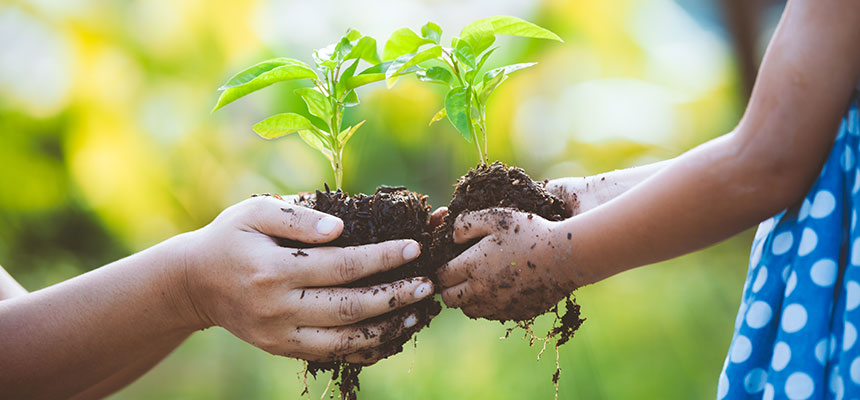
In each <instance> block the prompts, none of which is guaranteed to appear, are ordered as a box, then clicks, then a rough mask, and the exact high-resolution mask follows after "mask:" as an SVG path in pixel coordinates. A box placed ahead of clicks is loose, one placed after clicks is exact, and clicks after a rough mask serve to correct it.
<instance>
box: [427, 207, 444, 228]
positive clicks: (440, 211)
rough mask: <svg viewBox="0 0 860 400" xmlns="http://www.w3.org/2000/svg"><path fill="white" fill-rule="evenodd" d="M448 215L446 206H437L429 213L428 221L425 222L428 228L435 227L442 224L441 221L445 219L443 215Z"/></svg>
mask: <svg viewBox="0 0 860 400" xmlns="http://www.w3.org/2000/svg"><path fill="white" fill-rule="evenodd" d="M447 215H448V207H439V208H437V209H436V211H433V214H430V222H429V223H428V224H427V226H429V227H430V228H436V227H437V226H439V225H442V221H443V220H445V217H446V216H447Z"/></svg>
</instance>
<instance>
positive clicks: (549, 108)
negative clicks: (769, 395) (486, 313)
mask: <svg viewBox="0 0 860 400" xmlns="http://www.w3.org/2000/svg"><path fill="white" fill-rule="evenodd" d="M753 3H754V2H750V3H749V4H753ZM758 3H762V1H759V2H758ZM738 4H739V2H738V1H728V2H726V3H721V2H715V1H705V0H702V1H694V0H689V1H681V0H678V1H671V0H612V1H577V0H542V1H521V0H402V1H382V0H372V1H361V2H359V1H339V0H320V1H314V2H310V1H301V0H256V1H244V2H229V1H218V0H214V1H213V0H210V1H204V0H140V1H131V0H117V1H97V0H64V1H54V0H31V1H14V0H13V1H11V2H9V1H8V0H7V1H4V2H2V3H0V38H2V39H0V264H2V265H3V266H4V267H5V268H6V269H7V270H9V271H10V273H12V275H13V276H15V277H16V278H17V279H18V280H19V281H20V282H21V283H22V284H23V285H24V286H25V287H26V288H27V289H29V290H31V291H32V290H37V289H40V288H43V287H45V286H48V285H51V284H54V283H57V282H60V281H62V280H65V279H68V278H70V277H72V276H75V275H78V274H80V273H82V272H85V271H87V270H89V269H92V268H96V267H98V266H100V265H103V264H106V263H108V262H110V261H112V260H115V259H117V258H120V257H123V256H125V255H128V254H130V253H132V252H135V251H138V250H141V249H143V248H145V247H147V246H150V245H153V244H155V243H157V242H159V241H161V240H164V239H166V238H168V237H170V236H171V235H174V234H177V233H180V232H183V231H187V230H192V229H196V228H198V227H201V226H203V225H205V224H206V223H208V222H209V221H210V220H211V219H212V218H214V216H215V215H217V213H218V212H219V211H220V210H222V209H223V208H225V207H227V206H228V205H230V204H233V203H235V202H237V201H240V200H242V199H244V198H246V197H248V196H249V195H250V194H251V193H259V192H279V193H294V192H299V191H312V190H314V189H315V188H320V187H322V184H323V182H329V184H331V182H332V178H331V172H330V170H329V167H328V163H327V161H326V160H325V159H324V158H322V157H321V156H320V155H318V154H316V153H314V152H313V150H311V149H309V148H307V147H306V146H305V145H304V144H303V143H301V141H300V139H299V138H298V137H294V136H295V135H293V136H292V137H287V138H284V139H280V140H277V141H275V142H267V141H264V140H262V139H260V138H258V137H257V136H256V135H254V134H253V132H252V131H251V129H250V126H251V125H252V124H253V123H255V122H257V121H259V120H260V119H262V118H263V117H265V116H267V115H270V114H272V113H276V112H283V111H292V112H300V113H306V112H307V110H306V109H305V108H304V107H303V106H302V105H301V103H299V102H298V101H297V98H294V96H292V95H291V92H292V89H294V88H295V87H296V86H295V85H293V86H291V85H289V84H281V85H279V86H277V85H276V86H273V87H271V88H269V89H266V90H264V91H262V92H259V93H256V94H254V95H252V96H249V97H248V98H246V99H242V100H240V101H237V102H236V103H234V104H232V105H230V106H229V107H227V108H225V109H224V110H222V111H219V112H218V113H216V114H210V112H209V111H210V110H211V108H212V106H213V104H214V102H215V99H216V97H217V93H216V91H215V89H216V88H217V87H218V86H219V85H220V84H221V83H223V82H224V81H225V80H226V79H227V78H228V77H229V76H230V75H232V74H233V73H235V72H236V71H238V70H239V69H241V68H243V67H245V66H247V65H250V64H252V63H255V62H257V61H259V60H262V59H265V58H269V57H274V56H289V57H295V58H300V59H302V60H304V61H306V62H309V63H310V62H312V60H311V57H310V52H311V50H312V49H314V48H319V47H323V46H325V45H327V44H328V43H330V42H332V41H334V40H336V39H337V38H339V37H340V35H341V34H342V33H343V32H344V31H345V30H346V28H347V27H353V28H356V29H358V30H360V31H361V32H362V33H365V34H370V35H373V36H375V37H377V39H378V40H379V41H380V46H381V44H382V43H383V42H384V40H385V38H387V35H388V34H389V33H390V32H392V31H393V30H395V29H396V28H399V27H402V26H409V27H412V28H414V29H417V28H419V27H420V26H421V25H422V24H423V23H424V22H426V21H427V20H433V21H435V22H437V23H439V24H440V25H441V26H442V27H443V28H444V29H445V30H446V33H454V32H458V31H459V29H460V28H462V27H463V26H464V25H465V24H466V23H468V22H469V21H471V20H473V19H476V18H479V17H484V16H490V15H516V16H519V17H522V18H525V19H528V20H531V21H535V22H537V23H539V24H541V25H543V26H546V27H548V28H549V29H551V30H553V31H555V32H556V33H558V34H559V35H560V36H561V37H562V38H564V40H565V43H556V42H543V41H533V40H525V39H507V38H506V39H503V40H502V41H501V42H502V44H503V45H504V46H505V47H503V48H502V50H501V51H498V52H496V54H495V55H494V58H491V60H490V63H489V64H493V65H503V63H509V62H524V61H538V62H539V63H540V64H539V65H538V66H536V67H533V68H530V69H527V70H524V71H521V72H517V73H516V74H514V76H512V77H511V79H510V80H509V81H507V82H506V83H505V84H504V85H502V86H501V88H500V90H499V91H497V94H496V95H495V98H494V99H492V100H491V101H490V104H489V110H488V119H489V121H490V123H489V125H490V126H489V128H490V131H491V132H490V155H491V157H493V158H495V159H500V160H503V161H505V162H507V163H512V164H517V165H519V166H521V167H523V168H525V169H526V170H527V171H528V172H529V173H530V174H531V175H532V176H533V177H534V178H536V179H540V178H544V177H546V178H554V177H561V176H581V175H587V174H594V173H599V172H603V171H606V170H611V169H615V168H624V167H630V166H634V165H638V164H642V163H647V162H651V161H655V160H659V159H664V158H667V157H672V156H675V155H677V154H679V153H681V152H683V151H685V150H686V149H689V148H691V147H693V146H695V145H696V144H698V143H701V142H703V141H705V140H707V139H709V138H713V137H715V136H718V135H720V134H723V133H725V132H727V131H729V130H731V129H732V127H733V126H734V124H735V123H736V122H737V120H738V118H739V116H740V113H741V111H742V106H743V104H744V102H745V96H746V93H747V92H748V88H749V85H748V82H749V79H750V77H749V70H750V65H753V66H754V59H755V57H753V58H752V60H753V61H751V58H750V55H753V56H757V55H758V54H760V53H761V48H762V45H763V43H765V40H766V38H767V36H768V35H767V33H768V31H769V29H771V28H772V26H773V21H774V16H776V15H778V14H777V13H778V5H777V6H776V7H775V8H774V7H764V6H762V7H759V8H758V9H755V10H748V9H744V8H743V7H740V8H738V7H739V6H738ZM750 16H752V17H754V18H752V19H753V20H755V21H758V22H759V23H758V24H757V25H756V24H745V23H744V22H743V21H744V18H746V19H747V20H749V19H751V18H749V17H750ZM738 18H740V20H739V19H738ZM738 21H741V22H738ZM751 27H752V28H751ZM738 32H740V35H739V34H738ZM446 37H450V36H448V35H446ZM443 40H447V39H443ZM384 86H385V85H384V84H376V85H372V86H370V87H368V88H363V89H362V90H361V91H360V92H359V95H360V96H361V98H362V104H361V106H359V107H357V108H355V109H351V110H350V111H349V112H348V114H347V116H346V123H354V122H357V121H360V120H362V119H366V120H367V123H366V124H365V125H364V127H362V128H361V129H360V130H359V131H358V133H357V134H356V135H355V137H354V138H353V139H352V141H350V143H349V145H348V147H347V150H346V152H347V153H346V159H345V166H346V168H345V189H347V190H348V191H350V192H370V191H373V190H374V188H375V187H376V186H377V185H380V184H387V185H406V186H408V187H409V188H410V189H412V190H415V191H419V192H423V193H426V194H428V195H430V199H431V202H432V203H433V204H434V206H439V205H444V204H445V203H447V201H448V200H449V199H450V195H451V191H452V185H453V184H454V182H455V180H456V179H457V177H459V176H460V175H462V174H463V173H465V171H466V170H467V169H468V168H469V167H471V166H473V165H474V164H475V163H476V161H477V157H476V156H475V155H474V154H473V149H472V147H471V146H470V145H469V144H468V143H466V142H465V141H463V140H462V139H461V138H460V135H459V134H457V133H456V132H455V131H454V129H453V128H452V127H450V126H449V124H447V123H439V124H435V125H433V126H432V127H428V125H427V122H428V120H429V119H430V118H431V116H432V115H433V114H434V113H435V112H436V111H437V110H438V109H439V108H440V104H441V101H442V98H441V95H442V93H441V92H440V91H437V90H435V89H436V88H434V87H431V86H429V85H426V84H423V83H420V84H419V82H417V81H416V80H415V79H414V78H409V79H402V80H401V81H400V82H399V83H398V84H397V85H396V86H395V87H394V88H393V89H391V90H385V88H384ZM750 241H751V237H750V235H749V233H746V234H743V235H740V236H738V237H736V238H734V239H731V240H729V241H726V242H724V243H721V244H719V245H717V246H714V247H712V248H709V249H706V250H703V251H701V252H698V253H695V254H692V255H689V256H686V257H682V258H679V259H676V260H673V261H669V262H665V263H661V264H659V265H656V266H651V267H648V268H642V269H639V270H635V271H632V272H629V273H626V274H623V275H622V276H617V277H614V278H611V279H609V280H607V281H605V282H601V283H599V284H596V285H593V286H590V287H586V288H583V289H581V290H579V291H578V300H579V302H580V304H581V305H582V309H583V312H584V315H585V316H586V317H587V318H588V321H587V322H586V323H585V325H584V327H583V328H582V329H581V330H580V331H579V332H578V334H577V335H576V337H575V339H574V340H573V341H571V342H570V343H569V344H568V345H566V346H565V347H564V348H562V350H561V366H562V375H561V381H560V398H565V399H641V398H660V399H694V398H695V399H698V398H710V397H712V396H713V394H714V392H715V389H716V384H717V376H718V374H719V371H720V368H721V366H722V361H723V358H724V355H725V353H726V350H727V348H728V346H729V341H730V338H731V333H732V326H733V321H734V315H735V313H736V310H737V306H738V304H739V298H740V291H741V287H742V285H743V280H744V276H745V270H746V262H747V252H748V246H749V243H750ZM548 322H549V321H547V320H542V321H540V323H539V324H538V331H539V332H541V331H544V330H545V328H546V326H547V325H548ZM503 333H504V328H503V327H502V326H501V325H499V324H498V323H491V322H488V321H472V320H469V319H467V318H466V317H464V316H463V315H462V314H461V313H460V312H459V311H456V310H445V311H444V312H443V313H442V315H440V316H439V317H438V318H437V319H436V320H434V321H433V324H432V326H431V327H430V329H427V330H425V331H423V332H421V333H420V334H419V335H418V346H417V348H414V349H413V348H408V349H407V350H406V351H405V352H403V353H401V354H399V355H397V356H395V357H392V358H390V359H387V360H384V361H383V362H380V363H379V364H377V365H375V366H372V367H370V368H367V369H366V370H365V372H364V373H363V375H362V389H361V392H360V398H364V399H403V398H411V399H449V398H493V399H522V398H552V395H553V390H554V389H553V385H552V382H551V379H550V378H551V375H552V372H553V370H554V360H553V358H554V357H553V355H552V354H551V352H549V353H547V354H546V355H545V356H544V357H543V359H542V360H541V361H536V360H535V357H536V355H537V351H538V349H536V348H530V347H529V346H528V344H527V342H526V341H525V340H520V339H519V337H518V336H517V337H513V336H512V337H511V338H509V339H507V340H499V337H500V336H502V335H503ZM515 336H516V335H515ZM301 367H302V365H301V363H300V362H299V361H296V360H291V359H285V358H279V357H275V356H271V355H268V354H267V353H264V352H263V351H260V350H257V349H256V348H254V347H252V346H251V345H248V344H246V343H244V342H241V341H239V340H238V339H235V338H233V337H232V336H230V335H229V334H228V333H226V332H225V331H223V330H221V329H217V328H216V329H210V330H207V331H205V332H202V333H197V334H195V335H194V336H193V337H192V338H191V339H190V340H188V341H187V342H186V343H185V344H183V345H182V346H181V347H180V348H179V349H178V350H177V351H176V352H175V353H174V354H172V355H171V356H170V357H169V358H168V359H167V360H166V361H165V362H164V363H162V364H161V365H159V366H158V367H156V368H155V369H154V370H153V371H151V372H150V373H148V374H147V375H146V376H144V377H143V378H142V379H140V380H139V381H137V382H136V383H134V384H133V385H131V386H130V387H128V388H126V389H125V390H123V391H121V392H119V393H117V394H116V395H115V396H114V398H117V399H153V398H178V399H240V398H242V399H245V398H261V399H268V398H285V399H289V398H298V396H299V392H300V391H301V390H302V386H301V381H300V379H298V378H297V373H298V372H299V371H300V370H301ZM326 381H327V379H326V378H321V379H319V380H318V381H316V382H313V383H312V392H311V393H312V397H313V398H316V397H318V396H320V395H321V393H322V390H323V387H325V384H326Z"/></svg>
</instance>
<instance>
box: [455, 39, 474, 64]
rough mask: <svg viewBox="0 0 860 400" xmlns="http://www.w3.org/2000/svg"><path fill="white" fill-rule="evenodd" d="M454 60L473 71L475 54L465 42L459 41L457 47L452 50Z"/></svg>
mask: <svg viewBox="0 0 860 400" xmlns="http://www.w3.org/2000/svg"><path fill="white" fill-rule="evenodd" d="M454 58H456V59H457V61H459V62H461V63H463V64H465V65H467V66H469V68H471V69H475V52H474V51H473V50H472V46H470V45H469V44H468V43H466V42H465V41H462V40H461V41H460V42H459V43H457V47H456V48H455V49H454Z"/></svg>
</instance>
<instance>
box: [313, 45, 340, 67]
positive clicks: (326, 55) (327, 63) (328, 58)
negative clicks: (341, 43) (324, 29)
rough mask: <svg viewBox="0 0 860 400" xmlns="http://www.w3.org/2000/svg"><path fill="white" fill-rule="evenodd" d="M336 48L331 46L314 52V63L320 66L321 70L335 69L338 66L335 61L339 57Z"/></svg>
mask: <svg viewBox="0 0 860 400" xmlns="http://www.w3.org/2000/svg"><path fill="white" fill-rule="evenodd" d="M335 46H336V45H335V44H330V45H328V46H326V47H323V48H321V49H318V50H314V62H315V63H316V64H317V65H318V66H320V68H322V67H325V68H328V69H334V68H335V67H336V66H337V62H336V61H335V58H336V57H337V52H335Z"/></svg>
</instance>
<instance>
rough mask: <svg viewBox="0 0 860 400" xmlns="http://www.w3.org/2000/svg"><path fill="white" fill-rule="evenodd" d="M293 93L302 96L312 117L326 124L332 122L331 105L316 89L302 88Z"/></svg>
mask: <svg viewBox="0 0 860 400" xmlns="http://www.w3.org/2000/svg"><path fill="white" fill-rule="evenodd" d="M293 93H295V94H297V95H299V96H301V98H302V100H304V101H305V104H307V105H308V111H309V112H310V113H311V115H313V116H315V117H317V118H319V119H321V120H323V121H324V122H325V123H326V124H328V123H329V121H331V116H332V114H331V103H329V101H328V98H326V96H325V95H324V94H322V93H320V92H319V90H317V89H316V88H301V89H296V90H294V91H293Z"/></svg>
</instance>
